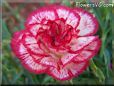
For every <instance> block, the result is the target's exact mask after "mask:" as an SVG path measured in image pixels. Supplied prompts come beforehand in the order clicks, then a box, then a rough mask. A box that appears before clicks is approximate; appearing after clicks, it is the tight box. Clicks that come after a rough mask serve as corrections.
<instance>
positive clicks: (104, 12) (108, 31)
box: [2, 0, 114, 85]
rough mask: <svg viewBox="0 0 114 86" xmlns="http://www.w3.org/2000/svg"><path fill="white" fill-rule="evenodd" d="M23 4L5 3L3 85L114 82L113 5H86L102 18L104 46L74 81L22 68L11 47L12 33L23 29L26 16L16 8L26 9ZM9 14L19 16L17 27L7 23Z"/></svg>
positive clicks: (52, 0) (101, 36)
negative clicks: (14, 6) (58, 79)
mask: <svg viewBox="0 0 114 86" xmlns="http://www.w3.org/2000/svg"><path fill="white" fill-rule="evenodd" d="M55 1H56V0H51V3H54V2H55ZM74 1H76V0H74ZM81 1H83V3H89V2H85V0H81ZM14 4H15V3H14ZM26 4H28V3H26ZM26 4H25V5H26ZM61 4H63V5H67V6H69V7H72V6H73V5H72V4H71V3H70V0H63V1H62V3H61ZM44 5H45V4H44ZM21 6H22V5H20V4H18V5H17V7H16V9H13V7H12V5H10V4H9V3H7V2H5V3H3V20H2V84H95V85H97V84H114V82H113V81H114V74H113V73H112V72H114V71H113V70H114V69H112V68H111V67H110V65H113V67H114V64H112V63H111V61H114V58H112V27H113V26H114V25H113V24H114V14H112V13H114V12H112V9H113V8H112V7H107V8H106V7H97V8H95V7H90V8H87V10H88V11H91V12H93V13H94V14H95V16H96V17H97V19H98V21H99V31H98V33H97V34H98V35H99V37H100V39H101V40H102V46H101V49H100V51H99V53H98V55H96V56H95V57H94V58H93V59H92V60H91V61H90V66H89V67H88V69H87V70H86V71H84V72H83V74H81V75H79V76H78V77H76V78H73V79H72V80H71V81H65V82H61V81H56V80H54V79H53V78H51V77H50V76H48V75H46V74H40V75H35V74H31V73H30V72H28V71H27V70H25V69H24V68H23V67H22V65H21V64H20V61H19V60H18V59H17V58H15V55H14V54H13V53H12V50H11V47H10V40H11V37H12V34H13V32H15V31H17V30H21V29H23V28H24V25H23V23H24V22H23V20H24V19H23V18H22V17H21V15H20V13H19V11H18V10H17V8H19V9H20V8H21V9H23V8H22V7H21ZM7 10H8V12H9V17H6V16H5V15H6V14H7ZM5 13H6V14H5ZM4 14H5V15H4ZM10 14H11V15H12V16H13V17H14V18H15V19H16V21H17V23H19V25H18V26H16V25H15V26H13V28H10V26H9V25H8V22H7V21H6V20H7V18H9V19H10V17H11V15H10ZM7 15H8V14H7ZM10 22H11V24H13V23H14V22H13V21H10ZM112 23H113V24H112ZM113 38H114V37H113ZM113 44H114V42H113ZM113 48H114V45H113ZM113 53H114V52H113ZM113 63H114V62H113Z"/></svg>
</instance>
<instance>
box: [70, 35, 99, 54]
mask: <svg viewBox="0 0 114 86" xmlns="http://www.w3.org/2000/svg"><path fill="white" fill-rule="evenodd" d="M97 38H98V36H88V37H78V38H76V37H74V38H72V40H71V42H70V43H69V46H70V49H69V52H72V53H77V52H78V51H80V50H81V49H83V48H84V47H85V46H87V45H88V44H90V43H91V42H93V41H94V40H96V39H97Z"/></svg>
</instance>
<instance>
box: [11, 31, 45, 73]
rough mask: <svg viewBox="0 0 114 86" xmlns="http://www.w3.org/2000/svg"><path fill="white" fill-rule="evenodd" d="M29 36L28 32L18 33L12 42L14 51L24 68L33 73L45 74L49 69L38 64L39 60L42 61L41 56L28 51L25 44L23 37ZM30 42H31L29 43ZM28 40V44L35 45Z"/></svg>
mask: <svg viewBox="0 0 114 86" xmlns="http://www.w3.org/2000/svg"><path fill="white" fill-rule="evenodd" d="M25 34H27V32H26V31H24V30H23V31H21V32H16V33H15V34H14V36H13V38H12V40H11V46H12V50H13V51H14V53H15V54H16V56H17V57H18V58H19V59H20V61H21V63H22V64H23V66H24V67H25V68H26V69H28V70H29V71H31V72H33V73H37V74H39V73H44V72H45V70H46V69H47V67H45V66H42V65H41V64H39V63H38V60H40V59H42V57H41V56H35V55H34V54H32V55H31V53H30V52H29V51H28V49H27V47H26V46H25V45H24V44H23V36H24V35H25ZM28 40H29V41H28ZM30 40H31V39H27V40H26V41H27V44H31V43H35V41H34V40H33V41H30Z"/></svg>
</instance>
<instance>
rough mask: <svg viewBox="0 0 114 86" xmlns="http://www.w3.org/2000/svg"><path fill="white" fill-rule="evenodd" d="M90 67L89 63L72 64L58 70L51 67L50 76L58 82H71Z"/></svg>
mask: <svg viewBox="0 0 114 86" xmlns="http://www.w3.org/2000/svg"><path fill="white" fill-rule="evenodd" d="M87 67H88V62H81V63H74V62H71V63H69V64H67V65H66V66H64V67H63V66H62V65H59V66H58V68H55V67H50V69H49V70H48V72H47V73H48V74H49V75H50V76H52V77H53V78H55V79H57V80H69V79H71V78H73V77H76V76H78V75H79V74H80V73H82V72H83V71H84V70H85V69H86V68H87Z"/></svg>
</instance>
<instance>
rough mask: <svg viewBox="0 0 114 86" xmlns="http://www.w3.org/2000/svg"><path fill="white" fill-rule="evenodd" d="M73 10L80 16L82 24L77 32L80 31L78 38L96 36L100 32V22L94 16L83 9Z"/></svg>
mask: <svg viewBox="0 0 114 86" xmlns="http://www.w3.org/2000/svg"><path fill="white" fill-rule="evenodd" d="M73 10H74V11H75V12H76V13H78V14H79V15H80V22H79V25H78V27H77V30H80V31H79V33H78V36H89V35H94V34H95V33H96V32H97V30H98V21H97V19H96V18H95V17H94V15H92V14H91V13H89V12H88V11H85V10H83V9H81V8H74V9H73Z"/></svg>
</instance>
